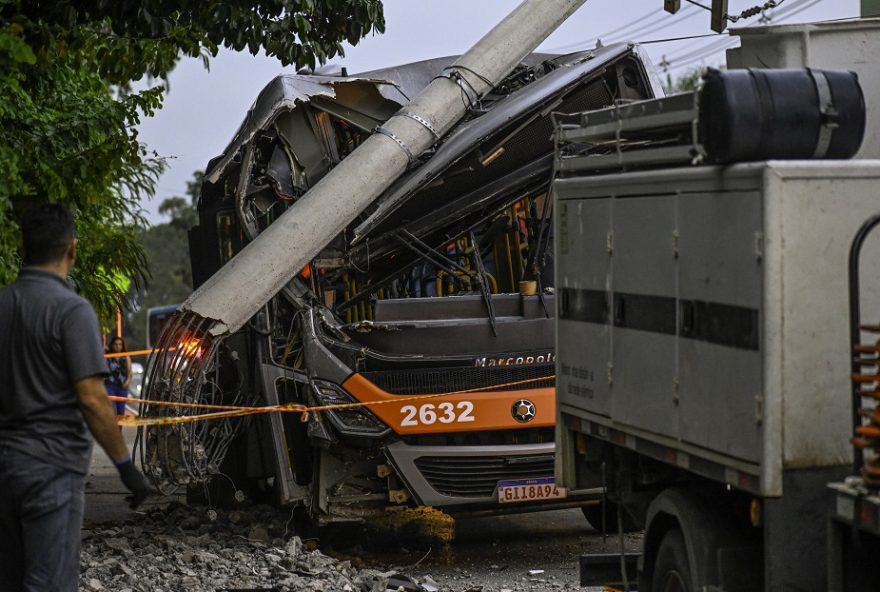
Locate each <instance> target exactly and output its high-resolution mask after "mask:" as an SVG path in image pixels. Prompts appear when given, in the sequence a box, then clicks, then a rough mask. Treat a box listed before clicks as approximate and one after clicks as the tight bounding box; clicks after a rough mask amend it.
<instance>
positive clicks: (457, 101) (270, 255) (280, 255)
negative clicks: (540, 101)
mask: <svg viewBox="0 0 880 592" xmlns="http://www.w3.org/2000/svg"><path fill="white" fill-rule="evenodd" d="M584 2H586V0H525V1H524V2H522V4H520V5H519V6H518V7H517V8H516V9H515V10H514V11H513V12H512V13H511V14H510V15H508V16H507V17H506V18H505V19H504V20H503V21H501V22H500V23H499V24H498V25H497V26H495V28H494V29H492V31H490V32H489V33H488V34H487V35H486V36H485V37H483V38H482V39H481V40H480V41H479V42H477V44H476V45H475V46H474V47H472V48H471V49H470V50H469V51H468V52H467V53H465V54H464V55H463V56H461V58H459V60H458V61H456V62H455V63H454V64H453V65H452V66H450V67H449V68H447V69H446V70H444V71H443V72H442V73H441V74H440V75H439V76H438V77H437V78H436V79H434V81H433V82H431V84H430V85H428V86H427V87H426V88H425V90H424V91H422V93H421V94H419V95H418V96H417V97H416V98H415V99H414V100H413V101H412V102H410V103H409V104H408V105H406V106H405V107H404V108H403V109H402V110H401V111H399V112H398V113H397V114H395V115H394V116H393V117H391V118H390V119H389V120H388V121H386V122H385V123H384V124H383V125H382V127H380V128H379V129H378V130H377V133H375V134H373V135H372V136H371V137H370V138H369V139H367V140H366V141H365V142H364V143H363V144H362V145H361V146H359V147H358V148H357V149H356V150H355V151H354V152H352V153H351V154H350V155H349V156H347V157H346V158H345V159H344V160H343V161H342V162H341V163H340V164H339V165H337V166H336V168H334V169H333V170H332V171H331V172H330V173H329V174H327V176H326V177H324V178H323V179H321V181H320V182H319V183H318V184H316V185H315V186H314V187H313V188H311V189H310V190H309V191H308V192H307V193H306V194H305V195H304V196H303V197H302V198H301V199H300V200H299V201H298V202H297V203H295V204H294V205H293V206H292V207H291V208H290V209H289V210H288V211H287V212H285V213H284V214H283V215H282V216H281V217H280V218H278V220H276V221H275V222H274V223H273V224H271V225H270V226H269V227H268V228H267V229H266V230H264V231H263V232H262V233H261V234H260V235H259V236H257V237H256V239H254V240H253V241H252V242H251V243H250V244H248V245H247V247H245V248H244V249H243V250H242V251H241V252H240V253H239V254H238V255H236V256H235V257H234V258H233V259H232V260H231V261H230V262H229V263H227V264H226V265H225V266H224V267H223V268H222V269H220V271H218V272H217V273H216V274H214V275H213V276H212V277H211V278H210V279H209V280H208V281H207V282H205V283H204V284H203V285H202V286H200V287H199V289H198V290H196V291H195V292H194V293H193V294H192V295H191V296H190V297H189V298H188V299H187V300H186V301H185V302H184V303H183V304H182V305H181V310H183V311H184V312H189V313H193V314H195V315H197V316H198V317H201V318H202V319H205V320H208V321H212V324H211V325H210V328H208V330H207V332H208V333H209V334H210V335H211V336H212V337H214V338H217V337H222V336H224V335H228V334H229V333H232V332H234V331H236V330H238V329H239V328H241V327H242V326H244V324H245V323H247V322H248V320H249V319H250V318H251V317H252V316H253V315H254V314H255V313H256V312H257V311H258V310H259V309H260V308H261V307H262V306H263V305H264V304H265V303H266V302H268V301H269V300H270V299H271V298H272V297H273V296H274V295H275V294H277V293H278V292H279V291H280V290H281V289H282V288H283V287H284V285H285V284H287V283H288V282H289V281H290V280H291V279H293V277H294V276H295V275H296V274H297V273H298V272H299V270H300V269H302V268H303V266H304V265H306V264H307V263H308V262H309V261H310V260H311V259H312V258H313V257H315V255H317V254H318V253H319V251H320V250H321V249H322V248H323V247H324V246H325V245H326V244H327V241H328V240H329V239H330V238H331V237H334V236H336V235H337V234H339V233H340V232H342V230H343V229H344V228H345V227H346V226H347V225H348V224H350V223H351V222H352V220H354V219H355V217H356V216H357V215H358V214H360V213H361V212H362V211H363V210H364V209H365V208H366V207H367V206H368V205H369V204H370V203H372V202H373V200H375V199H376V198H377V197H379V196H380V195H381V194H382V192H383V191H385V190H386V189H387V188H388V187H389V186H390V185H391V184H392V183H393V182H394V181H395V180H396V179H397V178H398V177H400V176H401V175H402V174H403V173H404V172H405V171H406V170H407V168H408V167H409V166H410V165H411V164H412V163H413V162H414V159H416V158H417V157H418V156H419V155H420V154H422V152H424V151H425V150H426V149H428V148H429V147H431V146H432V145H433V144H435V143H436V142H437V140H438V139H439V138H440V137H442V136H443V135H444V134H445V133H446V132H447V131H449V129H450V128H452V126H453V125H455V123H456V122H458V121H459V120H460V119H461V118H462V117H463V116H464V115H465V114H466V113H467V111H468V109H469V108H470V107H471V106H473V105H475V104H476V103H477V102H478V101H479V99H480V97H482V96H483V95H484V94H485V93H486V92H487V91H489V90H490V89H491V88H492V87H493V86H494V85H495V84H496V83H497V82H498V81H499V80H501V79H502V78H503V77H504V76H505V75H507V74H508V73H509V72H510V71H511V70H512V69H513V68H514V67H515V66H516V65H517V64H518V63H520V61H521V60H522V59H523V58H524V57H525V56H526V55H528V54H529V53H530V52H532V51H533V50H534V49H535V48H536V47H537V46H538V45H539V44H540V43H541V42H542V41H543V40H544V39H545V38H546V37H547V36H548V35H549V34H550V33H552V32H553V31H554V30H555V29H556V28H557V27H558V26H559V25H560V24H561V23H562V22H563V21H565V19H567V18H568V17H569V16H570V15H571V14H572V13H573V12H574V11H575V10H577V9H578V8H579V7H580V6H581V5H582V4H583V3H584Z"/></svg>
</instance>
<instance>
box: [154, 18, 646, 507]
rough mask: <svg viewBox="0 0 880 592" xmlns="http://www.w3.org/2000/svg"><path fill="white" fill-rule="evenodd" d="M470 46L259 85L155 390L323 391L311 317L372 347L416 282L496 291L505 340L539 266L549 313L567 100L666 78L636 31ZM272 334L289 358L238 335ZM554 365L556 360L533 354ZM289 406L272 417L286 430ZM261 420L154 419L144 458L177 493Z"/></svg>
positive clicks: (283, 396)
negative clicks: (547, 47) (577, 44)
mask: <svg viewBox="0 0 880 592" xmlns="http://www.w3.org/2000/svg"><path fill="white" fill-rule="evenodd" d="M559 4H569V5H570V6H569V7H568V8H567V9H566V10H569V9H570V10H573V9H574V8H576V5H578V4H579V3H578V2H568V3H565V2H560V3H559ZM524 5H530V9H531V10H533V12H532V13H528V14H525V15H522V14H521V15H519V16H520V17H524V18H526V19H529V20H534V19H535V18H538V17H536V16H535V15H536V14H541V13H544V12H546V11H547V7H546V6H545V5H544V4H542V3H530V2H526V3H524ZM572 7H574V8H572ZM509 18H511V17H509ZM542 18H544V19H545V20H546V17H542ZM562 18H564V16H563V17H562ZM556 20H557V21H558V20H559V19H556ZM502 25H504V23H502ZM502 25H499V27H501V26H502ZM547 26H548V27H550V26H552V27H555V24H548V25H547ZM551 30H552V29H551ZM494 32H495V31H493V33H494ZM548 32H549V31H547V33H548ZM502 34H505V32H504V31H502ZM506 34H509V33H506ZM543 34H546V33H543ZM539 36H540V35H539ZM490 37H491V34H490V36H487V38H486V39H489V43H490V44H491V43H492V41H491V39H490ZM484 41H485V40H484ZM539 41H540V39H538V38H533V39H528V40H525V41H523V44H521V45H520V46H521V47H534V46H535V45H537V43H538V42H539ZM480 43H483V42H482V41H481V42H480ZM478 45H479V44H478ZM475 49H476V48H475ZM472 51H473V50H472ZM470 55H471V52H469V53H468V54H466V55H465V56H462V57H461V58H458V59H457V60H456V59H455V58H439V59H435V60H429V61H426V62H418V63H414V64H409V65H406V66H401V67H398V68H393V69H388V70H379V71H375V72H369V73H365V74H362V75H360V76H356V77H347V76H328V75H293V76H291V75H286V76H279V77H278V78H276V79H275V80H273V81H272V82H271V83H270V84H269V85H268V86H267V87H266V88H265V89H264V90H263V91H262V93H261V94H260V96H259V97H258V98H257V100H256V102H255V104H254V106H253V107H252V109H251V111H250V112H249V113H248V116H247V118H246V119H245V121H244V123H243V124H242V126H241V128H240V129H239V130H238V132H237V134H236V136H235V138H234V139H233V141H232V142H231V144H230V145H229V146H228V147H227V149H226V150H225V151H224V153H223V154H222V155H221V156H220V157H218V158H217V159H214V160H213V161H212V162H211V163H209V166H208V171H207V175H206V181H205V183H204V185H203V188H202V195H201V198H200V204H199V210H200V216H201V227H202V229H203V232H209V233H210V234H211V235H210V237H209V238H210V240H209V241H208V244H210V245H211V247H210V248H205V247H201V248H200V247H199V246H198V245H196V244H194V243H193V245H192V247H191V248H192V250H193V253H192V258H193V262H194V263H193V275H194V280H195V282H196V284H197V285H198V286H199V287H198V288H197V290H196V292H195V293H194V294H193V295H192V296H191V297H190V298H189V299H188V300H187V301H186V302H185V303H184V304H183V305H182V306H181V309H180V311H179V312H178V313H177V315H176V316H175V317H174V318H173V319H172V321H171V322H169V324H168V325H167V326H166V328H165V329H164V331H163V333H162V337H161V340H160V343H159V346H158V352H157V353H156V354H154V355H153V356H152V358H151V361H150V363H149V367H148V370H147V374H146V376H147V378H146V387H145V388H146V393H147V398H148V399H152V400H158V401H171V402H183V403H203V404H218V405H257V406H262V405H276V404H279V403H283V402H285V401H292V400H296V399H295V395H290V393H289V392H287V391H288V389H290V390H292V391H295V392H300V391H302V390H306V391H309V392H312V391H314V392H315V393H319V391H320V390H321V388H322V387H320V385H317V384H315V381H314V380H313V377H312V373H311V371H310V369H309V367H308V366H309V360H308V357H309V352H308V348H307V347H306V345H307V343H306V342H307V341H308V339H307V338H308V334H309V333H310V332H311V333H312V334H314V333H316V332H321V333H324V334H327V335H328V336H329V337H328V343H332V344H333V347H338V348H339V349H340V350H341V351H342V350H344V351H348V352H350V353H351V355H352V356H355V355H358V356H363V355H364V352H368V351H369V350H370V348H371V347H374V346H377V344H380V345H381V344H383V343H386V342H387V340H388V339H390V338H389V337H388V334H389V332H391V331H398V330H399V328H394V329H392V328H390V325H383V318H384V317H383V314H385V313H383V312H382V310H385V309H383V308H382V307H383V306H386V304H387V303H392V302H393V303H401V302H402V301H404V300H406V299H412V298H423V299H424V297H434V298H433V299H434V300H438V298H436V297H445V296H455V297H457V298H459V301H460V302H461V303H462V304H461V306H471V307H472V309H474V310H477V311H479V309H482V313H481V314H482V318H483V319H484V320H485V321H484V322H485V323H486V325H487V326H488V327H489V328H490V330H491V334H490V338H491V337H495V338H497V339H499V340H503V339H509V338H510V336H509V335H507V333H505V331H506V329H505V327H506V325H505V324H504V323H503V322H501V321H500V319H504V318H505V317H506V316H509V315H511V314H513V313H511V312H510V307H511V306H512V304H511V302H512V300H511V301H510V302H508V300H509V299H505V296H506V295H511V296H512V295H513V294H515V293H518V292H519V290H520V285H519V284H520V282H521V281H524V280H528V281H533V282H535V284H537V290H536V298H537V301H538V307H537V308H536V309H535V311H536V312H534V315H535V318H540V320H542V321H543V320H549V317H550V316H551V314H552V310H553V304H552V276H553V274H552V249H551V248H550V247H551V244H552V228H551V224H550V220H551V213H552V200H551V199H550V198H549V195H548V192H549V184H550V181H551V179H552V175H553V166H554V157H553V153H554V144H553V138H552V136H553V121H552V119H553V118H552V114H554V113H566V114H568V113H577V112H583V111H587V110H590V109H598V108H601V107H604V106H607V105H610V104H613V103H614V102H615V101H618V100H628V99H644V98H648V97H651V96H653V93H654V92H655V89H656V88H657V86H656V85H655V84H654V81H653V80H652V79H651V76H650V74H649V72H648V70H647V68H646V66H645V63H646V60H645V58H644V57H643V56H642V54H641V52H640V50H639V48H637V47H633V46H631V45H624V44H621V45H617V46H609V47H605V48H600V49H597V50H595V51H590V52H583V53H577V54H570V55H566V56H553V55H546V54H530V55H527V56H525V57H523V56H522V55H520V56H516V57H515V59H513V60H511V59H507V61H506V62H504V63H497V64H491V65H490V66H485V65H482V64H480V63H476V62H474V61H473V60H471V59H469V57H468V56H470ZM501 61H502V62H503V60H501ZM438 72H439V73H440V74H439V75H438V74H437V73H438ZM491 80H500V82H498V83H495V84H492V83H490V81H491ZM435 87H437V88H435ZM434 91H436V92H434ZM432 92H434V95H432V94H431V93H432ZM438 94H442V95H443V100H439V99H438V100H435V101H434V102H433V103H432V98H431V97H432V96H435V95H438ZM416 95H418V96H417V98H416V99H415V100H413V101H409V97H412V96H416ZM425 97H427V98H425ZM435 98H436V97H435ZM440 104H442V105H444V106H443V107H442V108H441V107H437V106H436V105H440ZM450 105H452V107H450ZM444 110H445V111H444ZM446 111H449V113H447V112H446ZM380 176H381V177H382V179H377V177H380ZM206 221H207V223H206ZM192 242H193V241H192V240H191V243H192ZM200 249H201V250H200ZM297 270H298V271H297ZM548 300H549V302H548ZM551 324H552V323H551ZM542 334H543V333H542ZM391 338H394V339H405V338H406V337H405V336H401V335H393V336H392V337H391ZM549 339H550V341H549V343H550V345H548V347H552V333H551V335H550V338H549ZM383 340H386V341H383ZM257 350H259V351H260V352H261V354H260V355H261V356H262V357H263V358H264V359H266V360H270V364H269V365H268V366H271V367H272V370H271V372H276V371H277V374H272V373H271V372H270V375H269V377H268V378H266V376H267V375H266V373H265V370H260V369H255V368H248V367H244V366H243V364H242V363H241V360H240V353H239V352H242V351H248V352H252V351H257ZM486 351H489V350H486ZM542 359H543V358H542ZM547 359H550V358H549V356H548V357H547ZM539 370H540V371H546V372H550V373H552V365H551V364H548V365H547V368H543V367H542V368H535V369H524V370H520V372H525V373H527V372H532V374H535V373H536V372H538V373H539ZM261 372H262V374H261ZM532 374H517V375H514V374H510V375H504V376H508V378H510V377H513V378H523V377H530V376H532ZM455 376H457V374H456V375H455ZM498 376H501V375H500V374H499V375H498ZM447 378H448V379H449V380H452V379H453V378H454V376H453V374H449V375H448V376H447ZM260 380H264V382H263V384H265V385H268V386H267V387H265V388H259V387H258V386H256V385H257V384H258V383H259V382H260ZM549 384H551V385H552V381H551V382H550V383H549ZM290 385H292V386H290ZM401 388H404V387H401ZM270 391H271V392H270ZM400 392H401V393H403V392H406V391H405V390H402V391H400ZM413 392H415V391H413ZM418 392H423V391H418ZM434 392H442V391H436V390H435V391H434ZM309 396H311V395H309ZM322 396H323V395H322ZM316 400H317V401H318V402H325V403H326V401H325V400H323V399H316ZM141 413H142V416H143V417H158V416H162V415H167V414H168V413H169V411H168V408H167V407H158V406H150V405H144V406H143V408H142V410H141ZM171 413H173V414H179V415H186V414H196V413H198V411H194V410H192V409H186V408H179V409H178V408H174V409H173V410H172V411H171ZM277 415H278V414H274V416H273V417H271V418H270V419H271V426H272V429H278V430H279V431H284V430H285V429H288V430H289V428H286V427H283V426H282V424H281V421H282V419H281V418H280V417H276V416H277ZM340 417H341V419H340V421H342V422H343V423H345V424H346V426H347V427H348V428H350V429H352V430H355V431H357V430H361V431H363V432H366V431H369V430H371V429H374V428H375V429H378V428H376V425H377V424H378V423H379V422H378V421H377V419H376V417H375V416H374V415H373V413H371V412H370V411H369V410H366V409H362V410H351V411H348V412H345V415H344V416H342V415H340ZM249 421H252V420H251V419H250V418H235V417H231V418H230V417H225V418H223V419H220V420H215V421H203V422H192V423H182V424H176V425H164V426H163V425H156V426H150V427H146V428H142V430H143V432H142V433H141V434H140V442H141V443H142V447H141V460H142V463H143V464H144V467H145V469H146V472H147V474H148V475H149V477H150V478H151V480H152V481H153V482H154V483H155V484H156V485H157V486H158V487H160V489H162V490H163V491H169V490H172V489H174V488H175V487H178V486H192V485H198V484H203V483H206V482H207V481H208V480H210V479H211V477H212V476H214V475H217V474H218V473H221V472H222V471H221V465H223V462H224V458H225V457H226V454H227V452H228V451H229V448H230V443H231V442H232V441H233V440H234V438H235V437H236V436H237V435H239V434H240V433H241V431H242V427H243V425H245V422H249ZM285 421H286V420H285ZM316 432H317V436H316ZM287 434H288V436H287V437H288V439H290V438H294V436H292V435H290V433H289V431H288V432H287ZM309 436H310V437H313V436H315V437H318V438H320V437H321V434H320V426H319V425H318V426H313V425H312V422H310V425H309ZM285 452H286V449H285ZM294 464H295V463H294ZM280 470H282V471H283V468H282V469H280ZM288 470H289V471H292V472H294V473H295V472H297V471H298V470H299V469H298V467H297V466H293V467H292V469H288Z"/></svg>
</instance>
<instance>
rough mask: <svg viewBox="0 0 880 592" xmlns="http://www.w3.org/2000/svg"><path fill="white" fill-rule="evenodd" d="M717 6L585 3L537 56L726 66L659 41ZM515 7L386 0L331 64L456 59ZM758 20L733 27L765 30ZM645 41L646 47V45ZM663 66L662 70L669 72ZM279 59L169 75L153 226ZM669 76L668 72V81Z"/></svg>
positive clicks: (144, 130) (709, 44) (832, 7)
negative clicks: (365, 30) (609, 54)
mask: <svg viewBox="0 0 880 592" xmlns="http://www.w3.org/2000/svg"><path fill="white" fill-rule="evenodd" d="M696 1H698V2H699V3H700V4H702V5H706V6H708V5H711V0H682V3H681V4H682V8H681V11H680V12H679V13H678V14H676V15H669V14H667V13H665V12H664V11H663V0H587V2H586V3H585V4H584V5H583V6H582V7H581V8H580V9H578V11H577V12H575V13H574V14H573V15H572V16H571V17H569V19H568V20H567V21H566V22H565V23H563V24H562V26H561V27H560V28H559V29H557V30H556V31H555V32H554V33H553V34H552V35H550V37H548V38H547V40H546V41H545V42H544V43H542V44H541V46H540V47H539V48H538V49H539V51H548V52H559V53H566V52H570V51H574V50H579V49H588V48H591V47H595V45H596V40H597V39H599V40H600V41H601V43H602V44H604V45H607V44H609V43H611V42H616V41H637V42H641V43H644V48H645V49H646V50H647V52H648V54H649V55H650V57H651V59H652V61H653V62H654V64H655V66H657V65H660V66H659V69H660V71H661V74H662V72H664V71H666V72H668V73H669V74H670V75H671V76H672V77H673V78H675V77H676V76H678V75H680V74H681V73H683V72H686V71H688V70H689V69H691V68H694V67H700V66H704V65H706V66H716V65H719V64H723V63H724V50H725V48H727V47H736V46H737V45H738V43H737V41H736V37H735V36H726V35H725V36H714V37H704V38H697V39H681V40H675V41H667V42H655V41H657V40H664V39H673V38H680V37H689V36H694V35H707V34H710V33H712V31H711V30H710V28H709V14H710V13H709V11H707V10H703V9H702V8H700V7H698V6H696V5H695V4H694V2H696ZM764 2H765V0H729V4H728V13H729V14H739V13H740V12H741V11H743V10H745V9H747V8H751V7H752V6H755V5H759V4H763V3H764ZM518 4H519V1H518V0H384V1H383V5H384V7H385V33H384V34H381V35H371V36H369V37H367V38H365V39H364V40H362V41H361V42H360V43H359V44H358V45H356V46H354V47H352V46H350V45H347V44H346V45H345V57H336V58H334V59H332V60H330V63H334V64H339V65H341V66H345V67H346V68H347V69H348V72H349V73H350V74H355V73H357V72H364V71H367V70H373V69H376V68H382V67H387V66H394V65H398V64H405V63H409V62H415V61H419V60H423V59H427V58H433V57H439V56H446V55H459V54H461V53H464V52H465V51H467V50H468V49H469V48H470V47H471V46H472V45H473V44H474V43H476V42H477V41H478V40H479V39H480V38H481V37H482V36H483V35H485V34H486V33H487V32H488V31H489V30H491V28H492V27H493V26H494V25H495V24H496V23H498V22H499V21H500V20H501V19H503V18H504V17H505V16H506V15H507V14H508V13H510V12H511V11H512V10H513V9H514V8H515V7H516V6H517V5H518ZM777 4H778V5H779V6H778V7H777V8H775V9H772V10H769V11H767V12H766V13H765V14H766V15H769V16H771V22H772V23H773V24H777V23H786V24H791V23H803V22H813V21H819V20H830V19H840V18H849V17H855V16H858V14H859V0H782V2H781V3H780V1H779V0H777ZM759 19H760V16H758V17H753V18H751V19H748V20H742V21H740V22H737V23H734V24H731V25H730V27H731V28H732V29H735V28H736V27H741V26H755V25H759V24H760V23H759ZM646 42H647V43H646ZM664 66H665V69H664ZM294 72H295V68H293V67H287V68H285V67H283V66H282V65H281V63H280V62H278V61H277V60H276V59H274V58H269V57H266V56H264V55H260V56H252V55H250V54H248V53H237V52H232V51H225V50H224V51H221V53H219V54H218V56H217V57H216V58H214V59H213V60H212V61H211V65H210V70H205V68H204V67H203V65H202V63H201V61H200V60H196V59H190V58H187V59H184V60H182V61H181V62H180V64H178V66H177V67H176V68H175V70H174V71H173V72H172V73H171V75H170V77H169V80H168V83H167V86H168V92H167V93H166V98H165V103H164V107H163V108H162V109H161V110H160V111H158V112H157V113H156V115H155V116H153V117H151V118H145V119H144V120H143V121H142V123H141V125H140V126H139V128H138V131H139V137H140V139H141V140H142V141H143V142H145V143H146V144H147V146H148V147H149V148H150V149H151V150H155V151H156V152H157V153H158V154H159V155H161V156H163V157H166V158H167V159H168V160H167V163H168V169H167V171H166V172H165V174H164V175H163V176H162V177H161V179H160V180H159V184H158V190H157V193H156V196H155V197H154V198H153V199H152V200H150V201H149V202H146V203H143V204H142V206H143V207H144V209H145V210H146V212H147V218H148V220H150V221H151V222H152V223H154V224H155V223H160V222H163V221H164V220H163V218H162V216H160V215H159V214H158V208H159V204H160V203H161V202H162V200H164V199H165V198H167V197H171V196H174V195H184V193H185V189H186V182H187V181H189V180H190V179H191V178H192V173H193V171H195V170H199V169H202V170H203V169H204V168H205V165H206V164H207V162H208V160H210V159H211V158H213V157H214V156H217V155H219V154H220V153H221V151H222V150H223V149H224V148H225V147H226V145H227V144H228V142H229V140H230V139H231V138H232V136H233V134H234V133H235V130H236V129H237V128H238V126H239V124H240V123H241V121H242V120H243V119H244V116H245V114H246V113H247V110H248V109H249V108H250V106H251V104H252V103H253V101H254V99H256V97H257V95H258V94H259V92H260V90H262V88H263V87H264V86H265V85H266V84H267V83H268V82H269V81H270V80H272V79H273V78H274V77H275V76H277V75H279V74H283V73H294ZM663 75H664V76H665V74H663Z"/></svg>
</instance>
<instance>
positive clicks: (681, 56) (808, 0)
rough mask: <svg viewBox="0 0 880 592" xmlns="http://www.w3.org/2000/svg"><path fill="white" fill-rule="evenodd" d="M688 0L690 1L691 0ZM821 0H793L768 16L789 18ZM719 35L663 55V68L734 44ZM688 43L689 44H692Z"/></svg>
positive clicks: (703, 57)
mask: <svg viewBox="0 0 880 592" xmlns="http://www.w3.org/2000/svg"><path fill="white" fill-rule="evenodd" d="M688 1H689V2H690V1H691V0H688ZM821 1H822V0H794V1H793V2H790V3H789V4H787V5H786V6H785V7H784V8H781V9H778V10H775V11H774V12H773V13H771V14H770V15H769V16H770V18H771V19H772V20H773V21H774V22H778V21H779V20H782V19H789V18H792V17H794V16H796V15H798V14H800V13H801V12H803V11H805V10H807V9H809V8H811V7H813V6H815V5H816V4H818V3H819V2H821ZM768 4H769V3H768ZM779 4H781V2H777V3H776V5H777V6H778V5H779ZM721 35H723V36H724V37H725V38H724V39H720V40H718V41H713V42H711V43H708V44H706V45H703V46H702V47H699V48H698V49H694V50H690V51H680V52H679V53H677V54H673V55H671V56H670V57H668V58H667V57H665V56H664V58H663V61H662V62H661V64H662V65H663V67H664V70H665V71H668V70H671V69H681V68H684V67H687V66H689V65H691V64H694V63H697V62H700V61H702V60H706V59H709V58H711V57H712V54H716V53H718V52H720V51H724V50H727V49H731V48H733V47H735V46H736V41H737V40H736V39H733V38H731V37H730V36H729V35H727V34H721ZM688 45H689V46H691V45H693V44H688ZM681 49H684V48H681Z"/></svg>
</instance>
